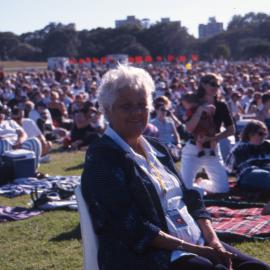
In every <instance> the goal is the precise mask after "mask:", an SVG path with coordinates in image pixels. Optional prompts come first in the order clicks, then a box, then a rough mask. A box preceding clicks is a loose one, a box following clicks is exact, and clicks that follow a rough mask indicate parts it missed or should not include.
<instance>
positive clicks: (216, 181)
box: [0, 59, 270, 269]
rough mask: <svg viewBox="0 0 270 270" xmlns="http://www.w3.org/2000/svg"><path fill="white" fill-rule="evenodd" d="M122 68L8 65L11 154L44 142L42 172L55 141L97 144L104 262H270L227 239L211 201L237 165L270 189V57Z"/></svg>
mask: <svg viewBox="0 0 270 270" xmlns="http://www.w3.org/2000/svg"><path fill="white" fill-rule="evenodd" d="M111 65H112V64H110V65H108V66H107V65H96V66H93V67H91V68H89V67H84V66H83V65H76V66H70V67H68V68H67V70H54V71H48V70H46V71H34V70H33V71H19V72H17V73H4V72H0V155H2V154H4V152H5V151H7V150H11V149H13V150H16V149H20V148H22V149H28V150H32V151H33V152H34V153H35V157H36V168H38V164H39V163H40V162H44V160H45V161H46V160H48V157H49V153H50V149H51V147H52V143H54V142H57V143H61V144H62V145H63V147H64V148H65V149H68V150H77V149H81V148H83V147H88V152H87V155H86V165H85V169H84V172H83V175H82V187H83V189H82V191H83V195H84V197H85V199H86V201H87V203H88V205H89V208H90V210H92V211H93V213H94V215H96V216H95V219H94V220H96V224H95V226H96V230H97V231H98V230H100V231H101V238H100V239H99V242H100V244H101V250H102V253H101V254H102V256H103V260H102V262H101V263H102V264H103V269H114V268H113V265H116V264H117V263H119V261H117V258H118V257H117V256H118V255H117V254H121V258H122V257H123V256H122V255H123V254H126V257H127V260H123V259H120V258H118V259H119V260H121V261H122V265H123V269H124V268H125V267H126V269H148V268H147V267H146V266H144V268H143V267H141V266H140V265H141V264H142V263H143V264H144V265H148V266H149V267H150V269H151V267H152V266H153V265H155V267H156V269H180V268H181V267H184V268H185V269H194V267H195V268H196V267H199V268H200V269H232V268H233V269H238V268H239V269H241V267H242V265H257V266H258V267H259V268H258V269H269V268H268V266H266V265H264V264H262V263H261V262H259V261H256V260H254V259H253V258H250V257H247V256H246V255H244V254H241V253H240V252H239V251H237V250H235V249H233V248H232V247H230V246H228V245H226V244H224V243H222V242H220V241H219V239H218V238H217V236H216V234H215V233H214V231H213V228H212V227H211V224H210V221H209V216H208V213H207V211H205V207H204V205H203V201H202V200H201V199H200V198H201V197H202V196H203V195H205V194H213V193H219V194H220V193H227V192H229V181H228V172H230V173H234V174H235V175H236V178H237V183H238V186H239V188H242V189H244V190H245V189H246V190H264V191H265V190H266V189H267V190H269V189H270V158H269V155H270V154H269V153H270V147H269V142H268V141H267V138H268V134H269V130H270V75H269V74H270V60H269V59H257V60H252V61H245V62H228V61H224V60H222V61H214V62H212V63H208V62H195V63H193V64H192V65H191V64H189V65H188V66H185V65H182V64H179V63H151V64H147V65H141V66H140V67H142V68H143V69H140V68H134V67H127V66H125V65H119V66H118V67H112V66H111ZM104 74H105V75H104ZM152 101H153V103H152ZM141 135H145V137H142V136H141ZM98 138H101V139H100V140H98ZM144 138H147V139H144ZM160 143H161V144H160ZM164 145H165V146H166V147H165V148H164V147H163V146H164ZM167 150H168V151H169V153H170V154H168V152H167ZM171 157H172V159H171ZM179 160H180V161H181V165H180V170H178V171H177V170H176V169H175V167H174V163H173V161H174V162H177V161H179ZM89 168H91V169H89ZM202 170H204V171H205V172H206V174H207V177H206V178H202V177H198V173H200V172H201V171H202ZM90 178H91V181H89V179H90ZM113 179H118V180H119V181H118V182H117V184H116V183H115V182H114V181H113ZM136 179H137V180H136ZM104 180H106V181H104ZM104 185H106V188H105V186H104ZM108 187H109V188H108ZM153 187H154V188H155V189H156V191H157V193H155V192H154V193H153ZM145 189H146V190H147V191H146V190H145ZM106 190H107V191H108V192H109V193H108V192H107V193H106ZM112 191H115V192H112ZM190 192H191V193H192V194H191V193H190ZM177 194H181V196H180V197H179V196H178V195H177ZM156 195H157V197H155V196H156ZM268 208H269V205H267V206H266V208H265V209H264V213H268V212H269V210H270V209H268ZM179 209H180V210H181V211H180V210H179ZM187 209H188V211H187ZM179 211H180V212H179ZM100 214H102V215H100ZM106 218H108V220H111V221H110V222H109V224H111V225H112V226H111V227H110V226H109V227H107V225H108V224H107V221H106V220H105V219H106ZM131 220H132V222H131V223H132V224H131V223H130V221H131ZM179 220H181V222H180V223H181V224H180V223H179ZM195 221H196V222H195ZM178 223H179V224H180V225H179V224H178ZM129 224H130V226H129ZM186 227H188V228H189V230H190V228H191V231H186V229H185V228H186ZM131 228H133V229H134V230H133V229H132V230H133V232H132V230H131ZM104 231H105V232H107V233H105V235H104V236H106V237H105V238H104V239H103V238H102V235H103V234H104ZM115 234H116V235H118V236H119V238H118V240H119V241H115V238H114V237H115V236H114V235H115ZM129 237H131V238H130V239H129ZM179 239H180V240H179ZM103 240H104V241H105V240H106V241H105V242H104V241H103ZM108 241H109V242H110V243H111V245H112V246H115V252H116V253H115V255H112V254H113V253H111V255H108V253H107V248H106V243H108ZM126 245H127V246H129V248H132V249H134V252H135V253H133V251H132V252H130V249H129V248H128V249H127V248H126ZM146 249H149V250H148V251H146ZM120 250H121V252H120V253H119V251H120ZM169 254H171V255H170V256H169ZM194 254H197V256H198V257H195V258H194V257H193V255H194ZM235 256H236V257H237V258H238V259H235ZM183 257H185V259H183ZM130 262H132V264H133V265H132V267H131V265H130ZM169 262H170V263H169ZM150 265H152V266H150ZM216 265H219V266H218V267H217V266H216ZM257 266H256V267H257ZM130 267H131V268H130ZM215 267H217V268H215ZM224 267H225V268H224ZM250 267H251V268H246V269H257V268H252V266H250ZM260 267H261V268H260ZM121 269H122V268H121Z"/></svg>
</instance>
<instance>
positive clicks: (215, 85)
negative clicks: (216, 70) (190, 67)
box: [208, 82, 220, 87]
mask: <svg viewBox="0 0 270 270" xmlns="http://www.w3.org/2000/svg"><path fill="white" fill-rule="evenodd" d="M208 84H209V85H210V86H211V87H220V84H218V83H216V82H209V83H208Z"/></svg>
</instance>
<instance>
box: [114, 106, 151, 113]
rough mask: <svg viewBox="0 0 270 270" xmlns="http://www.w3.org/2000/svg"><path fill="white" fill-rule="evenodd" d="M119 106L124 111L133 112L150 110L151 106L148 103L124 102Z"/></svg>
mask: <svg viewBox="0 0 270 270" xmlns="http://www.w3.org/2000/svg"><path fill="white" fill-rule="evenodd" d="M118 108H119V109H120V110H121V111H123V112H124V113H132V112H137V111H140V112H147V111H148V110H149V107H148V106H147V105H146V104H138V105H132V104H123V105H119V106H118Z"/></svg>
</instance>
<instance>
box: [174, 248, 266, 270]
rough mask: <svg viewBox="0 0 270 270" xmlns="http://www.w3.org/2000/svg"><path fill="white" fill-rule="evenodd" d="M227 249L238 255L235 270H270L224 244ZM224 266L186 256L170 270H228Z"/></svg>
mask: <svg viewBox="0 0 270 270" xmlns="http://www.w3.org/2000/svg"><path fill="white" fill-rule="evenodd" d="M223 245H224V247H225V249H226V250H227V251H229V252H231V253H234V254H236V255H237V257H236V258H234V259H233V261H232V263H233V270H270V266H269V265H267V264H265V263H263V262H261V261H259V260H257V259H255V258H253V257H251V256H248V255H246V254H243V253H241V252H240V251H239V250H237V249H235V248H234V247H232V246H230V245H228V244H226V243H223ZM226 269H227V268H226V267H225V266H224V265H221V264H218V265H214V264H213V263H212V262H211V261H209V260H208V259H206V258H204V257H200V256H185V257H182V258H179V259H178V260H176V261H174V262H173V263H172V264H171V267H170V269H169V270H226Z"/></svg>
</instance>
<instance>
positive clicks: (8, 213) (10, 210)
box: [0, 206, 43, 222]
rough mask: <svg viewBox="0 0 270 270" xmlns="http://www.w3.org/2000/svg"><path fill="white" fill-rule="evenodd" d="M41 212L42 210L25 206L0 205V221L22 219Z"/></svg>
mask: <svg viewBox="0 0 270 270" xmlns="http://www.w3.org/2000/svg"><path fill="white" fill-rule="evenodd" d="M42 213H43V211H40V210H35V209H29V208H25V207H19V206H16V207H10V206H0V222H6V221H16V220H22V219H26V218H30V217H34V216H37V215H40V214H42Z"/></svg>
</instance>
